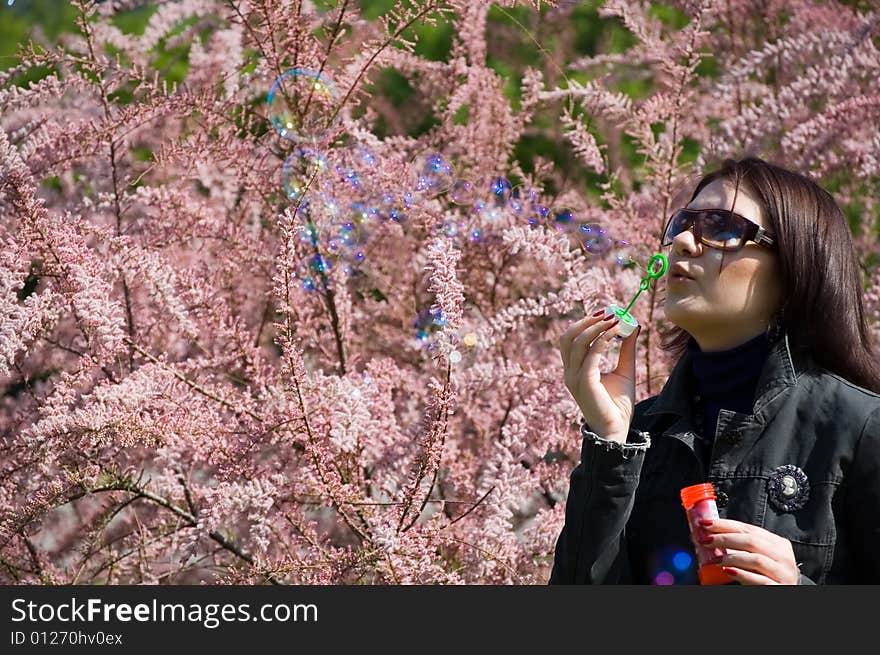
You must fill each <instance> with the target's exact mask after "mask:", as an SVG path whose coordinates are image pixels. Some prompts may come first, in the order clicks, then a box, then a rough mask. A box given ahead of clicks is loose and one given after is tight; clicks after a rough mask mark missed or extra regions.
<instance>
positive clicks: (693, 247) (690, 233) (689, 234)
mask: <svg viewBox="0 0 880 655" xmlns="http://www.w3.org/2000/svg"><path fill="white" fill-rule="evenodd" d="M702 249H703V244H702V243H700V241H699V240H698V239H697V235H696V234H694V224H693V223H691V224H690V225H688V227H687V229H686V230H682V231H681V232H680V233H678V234H676V235H675V238H673V239H672V252H674V253H676V254H678V255H684V254H688V255H690V256H691V257H698V256H699V255H700V253H702Z"/></svg>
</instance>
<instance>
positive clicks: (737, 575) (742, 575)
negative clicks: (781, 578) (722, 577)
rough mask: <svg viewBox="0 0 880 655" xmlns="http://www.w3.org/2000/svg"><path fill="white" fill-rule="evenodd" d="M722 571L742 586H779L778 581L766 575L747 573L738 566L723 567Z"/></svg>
mask: <svg viewBox="0 0 880 655" xmlns="http://www.w3.org/2000/svg"><path fill="white" fill-rule="evenodd" d="M721 570H722V571H724V572H725V573H726V574H727V575H729V576H731V577H732V578H733V579H734V580H736V581H737V582H739V583H741V584H767V585H770V584H779V583H778V582H776V580H773V579H772V578H769V577H768V576H766V575H762V574H760V573H755V572H753V571H747V570H746V569H741V568H739V567H736V566H723V567H721Z"/></svg>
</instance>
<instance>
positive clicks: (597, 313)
mask: <svg viewBox="0 0 880 655" xmlns="http://www.w3.org/2000/svg"><path fill="white" fill-rule="evenodd" d="M604 311H605V310H604V309H600V310H599V311H598V312H596V313H595V314H593V316H599V315H600V314H602V313H603V312H604Z"/></svg>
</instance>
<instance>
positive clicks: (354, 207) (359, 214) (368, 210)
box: [350, 202, 380, 224]
mask: <svg viewBox="0 0 880 655" xmlns="http://www.w3.org/2000/svg"><path fill="white" fill-rule="evenodd" d="M350 210H351V211H350V213H351V217H352V219H353V220H355V221H357V222H359V223H362V224H363V223H370V222H372V221H378V220H380V217H379V208H378V207H376V206H374V205H372V204H371V203H368V202H353V203H351V205H350Z"/></svg>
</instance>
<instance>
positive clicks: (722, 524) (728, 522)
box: [697, 519, 764, 534]
mask: <svg viewBox="0 0 880 655" xmlns="http://www.w3.org/2000/svg"><path fill="white" fill-rule="evenodd" d="M697 525H698V526H699V527H701V528H702V529H703V530H705V531H706V532H713V533H717V532H745V533H750V534H754V533H756V532H757V531H764V529H763V528H759V527H758V526H757V525H753V524H751V523H745V522H744V521H736V520H734V519H699V520H698V521H697Z"/></svg>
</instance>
